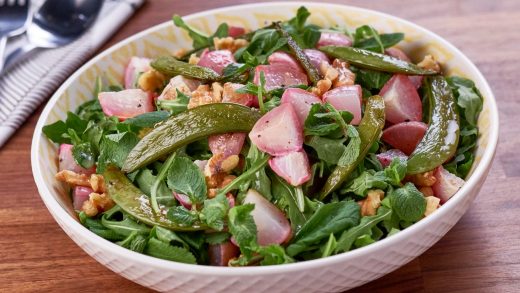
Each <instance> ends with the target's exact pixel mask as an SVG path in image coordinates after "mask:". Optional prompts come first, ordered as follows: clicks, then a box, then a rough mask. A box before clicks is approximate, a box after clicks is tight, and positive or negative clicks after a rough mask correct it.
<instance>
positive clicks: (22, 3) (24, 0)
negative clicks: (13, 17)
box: [18, 0, 29, 7]
mask: <svg viewBox="0 0 520 293" xmlns="http://www.w3.org/2000/svg"><path fill="white" fill-rule="evenodd" d="M28 4H29V0H18V6H22V7H23V6H28Z"/></svg>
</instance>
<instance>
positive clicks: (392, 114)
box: [379, 74, 422, 124]
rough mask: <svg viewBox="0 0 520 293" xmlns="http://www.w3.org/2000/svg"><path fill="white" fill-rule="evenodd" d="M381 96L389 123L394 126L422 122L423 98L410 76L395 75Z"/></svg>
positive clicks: (385, 86) (383, 89) (384, 87)
mask: <svg viewBox="0 0 520 293" xmlns="http://www.w3.org/2000/svg"><path fill="white" fill-rule="evenodd" d="M379 95H380V96H382V97H383V99H384V100H385V116H386V120H387V121H389V122H391V123H394V124H397V123H401V122H405V121H421V118H422V103H421V98H420V97H419V94H418V93H417V90H416V89H415V86H414V85H413V84H412V82H411V81H410V79H409V78H408V76H406V75H402V74H395V75H394V76H392V78H390V80H388V81H387V82H386V84H385V85H384V86H383V88H382V89H381V92H380V93H379Z"/></svg>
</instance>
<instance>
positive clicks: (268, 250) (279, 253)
mask: <svg viewBox="0 0 520 293" xmlns="http://www.w3.org/2000/svg"><path fill="white" fill-rule="evenodd" d="M258 254H260V255H261V256H263V257H264V259H263V260H262V261H261V262H260V264H261V265H263V266H268V265H280V264H286V263H293V262H294V259H293V258H292V257H290V256H289V255H287V253H286V252H285V249H284V248H283V247H282V246H280V245H276V244H273V245H269V246H263V247H260V248H259V249H258Z"/></svg>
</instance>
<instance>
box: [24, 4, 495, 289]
mask: <svg viewBox="0 0 520 293" xmlns="http://www.w3.org/2000/svg"><path fill="white" fill-rule="evenodd" d="M303 4H304V5H305V6H307V8H309V10H311V12H312V16H311V18H310V21H311V22H313V23H316V24H318V25H322V26H333V25H336V24H337V25H340V26H343V27H347V28H350V29H352V28H354V27H356V26H359V25H362V24H370V25H372V26H374V27H376V28H377V29H378V30H381V31H383V32H395V31H401V32H404V33H405V35H406V38H405V40H404V42H402V44H401V45H400V46H401V48H402V49H404V50H405V51H406V52H408V53H411V52H412V51H413V54H411V56H412V58H413V59H417V58H420V56H422V55H424V54H425V53H426V52H428V53H431V54H433V55H434V56H435V57H436V58H437V59H439V60H440V61H441V62H442V64H443V66H444V69H445V71H446V72H447V73H448V74H456V75H460V76H465V77H468V78H471V79H473V80H474V81H475V83H476V85H477V87H478V88H479V89H480V91H481V92H482V95H483V96H484V99H485V103H484V110H483V112H482V114H481V116H480V119H479V128H480V131H481V135H480V138H479V141H478V149H477V152H476V163H475V165H474V166H473V169H472V171H471V175H470V177H469V179H467V183H466V184H465V185H464V186H463V188H462V189H461V190H460V191H459V192H458V193H457V194H456V195H455V196H454V197H453V198H452V199H450V200H449V201H448V202H447V203H446V204H445V205H444V206H442V207H441V208H440V209H439V210H438V211H436V212H435V213H434V214H433V215H431V216H429V217H427V218H425V219H424V220H422V221H420V222H419V223H417V224H415V225H413V226H411V227H409V228H408V229H406V230H404V231H402V232H399V233H398V234H396V235H394V236H392V237H389V238H387V239H384V240H382V241H379V242H376V243H374V244H371V245H369V246H366V247H363V248H360V249H357V250H354V251H351V252H348V253H344V254H340V255H336V256H332V257H328V258H325V259H318V260H313V261H307V262H301V263H296V264H288V265H280V266H271V267H247V268H218V267H209V266H195V265H187V264H180V263H175V262H170V261H165V260H161V259H157V258H153V257H149V256H146V255H142V254H138V253H135V252H132V251H130V250H126V249H124V248H121V247H119V246H118V245H116V244H113V243H111V242H109V241H107V240H104V239H102V238H100V237H98V236H97V235H95V234H93V233H91V232H90V231H88V230H87V229H85V228H84V227H83V226H82V225H81V224H80V223H79V222H78V220H77V217H76V215H75V213H74V211H73V209H72V205H71V201H70V198H69V196H68V193H67V189H66V187H65V186H64V185H62V184H60V183H59V182H56V180H55V179H54V176H53V175H54V174H55V173H56V172H57V159H56V157H57V155H56V153H57V146H56V145H54V144H52V143H51V142H49V141H48V140H47V139H46V138H45V137H44V136H43V135H42V132H41V128H42V127H43V126H44V125H47V124H49V123H53V122H55V121H56V120H59V119H63V118H65V117H66V112H67V111H69V110H70V111H73V110H74V109H76V107H77V106H78V105H79V104H81V103H83V102H85V101H87V100H90V99H92V98H93V97H92V94H91V92H92V88H93V87H94V82H95V78H96V77H97V76H105V77H107V78H108V77H110V78H113V79H116V80H119V81H120V80H122V78H123V71H124V67H125V65H126V63H127V62H128V60H129V59H130V57H131V56H133V55H138V56H145V57H154V56H157V55H161V54H167V53H170V52H173V51H175V50H176V49H179V48H189V47H190V45H191V42H190V40H189V38H188V36H187V34H186V33H184V32H182V31H180V30H179V29H177V28H175V27H174V26H173V25H172V24H171V23H170V22H167V23H164V24H161V25H158V26H155V27H153V28H151V29H149V30H146V31H144V32H142V33H139V34H137V35H135V36H133V37H131V38H129V39H127V40H125V41H123V42H121V43H119V44H117V45H115V46H113V47H112V48H110V49H108V50H107V51H105V52H103V53H102V54H100V55H99V56H97V57H95V58H94V59H92V60H91V61H90V62H88V63H87V64H85V65H84V66H83V67H82V68H80V69H79V70H78V71H77V72H76V73H75V74H74V75H73V76H71V77H70V78H69V79H68V80H67V81H66V82H65V83H64V84H63V85H62V87H61V88H60V89H59V90H58V91H57V92H56V93H55V95H54V96H53V97H52V98H51V100H50V101H49V103H48V104H47V106H46V107H45V109H44V111H43V113H42V115H41V117H40V119H39V121H38V125H37V126H36V130H35V133H34V137H33V143H32V151H31V159H32V168H33V175H34V179H35V181H36V184H37V186H38V190H39V193H40V195H41V197H42V200H43V201H44V202H45V204H46V206H47V208H48V209H49V211H50V213H51V214H52V215H53V217H54V218H55V219H56V221H57V222H58V224H59V225H60V226H61V227H62V229H63V230H64V231H65V232H66V233H67V234H68V235H69V236H70V238H71V239H72V240H74V241H75V242H76V243H77V244H78V245H79V246H80V247H81V248H82V249H83V250H85V251H86V252H87V253H88V254H89V255H91V256H92V257H94V258H95V259H96V260H97V261H99V262H100V263H101V264H103V265H104V266H106V267H108V268H110V269H111V270H112V271H114V272H116V273H118V274H120V275H122V276H124V277H125V278H127V279H129V280H132V281H134V282H137V283H139V284H141V285H143V286H146V287H149V288H153V289H156V290H159V291H175V292H224V291H227V292H246V291H250V292H322V291H323V292H333V291H342V290H346V289H350V288H353V287H356V286H359V285H362V284H364V283H367V282H369V281H372V280H374V279H377V278H379V277H381V276H383V275H384V274H387V273H389V272H391V271H393V270H395V269H397V268H399V267H401V266H402V265H404V264H406V263H407V262H409V261H411V260H412V259H413V258H415V257H417V256H418V255H420V254H421V253H423V252H424V251H425V250H427V249H428V248H429V247H431V246H432V245H433V244H434V243H435V242H437V241H438V240H439V239H440V238H441V237H442V236H444V235H445V234H446V232H448V230H449V229H451V227H453V225H455V223H457V221H458V220H459V219H460V217H461V216H462V215H463V214H464V213H465V212H466V210H467V209H468V207H469V205H470V203H471V202H472V201H473V200H474V199H475V197H476V195H477V194H478V192H479V190H480V187H481V185H482V184H483V182H484V179H485V178H486V176H487V174H488V172H489V169H490V167H491V162H492V160H493V157H494V154H495V149H496V144H497V141H498V111H497V107H496V103H495V99H494V97H493V93H492V92H491V90H490V88H489V85H488V84H487V82H486V81H485V79H484V78H483V76H482V75H481V73H480V72H479V71H478V69H477V68H476V67H475V66H474V65H473V64H472V63H471V62H470V61H469V60H468V59H467V58H466V57H465V56H464V55H463V54H462V53H461V52H460V51H459V50H457V49H456V48H455V47H454V46H453V45H451V44H449V43H448V42H447V41H445V40H443V39H442V38H440V37H439V36H437V35H435V34H433V33H432V32H429V31H427V30H425V29H423V28H421V27H418V26H417V25H414V24H412V23H410V22H407V21H404V20H402V19H399V18H396V17H393V16H389V15H386V14H382V13H379V12H374V11H370V10H365V9H360V8H355V7H349V6H341V5H333V4H324V3H303ZM300 5H302V4H300V3H265V4H253V5H242V6H234V7H226V8H221V9H216V10H211V11H207V12H202V13H197V14H193V15H190V16H187V17H185V19H186V20H187V21H188V23H189V24H191V25H193V26H195V27H197V28H199V29H200V30H202V31H205V32H211V31H213V30H214V28H215V27H216V26H217V25H218V24H219V23H221V22H223V21H225V22H228V23H229V24H233V25H240V26H244V27H247V28H251V29H254V28H258V27H261V26H263V25H264V24H265V23H266V22H270V21H273V20H279V19H287V18H289V17H291V16H293V15H294V13H295V12H296V9H297V8H298V7H299V6H300Z"/></svg>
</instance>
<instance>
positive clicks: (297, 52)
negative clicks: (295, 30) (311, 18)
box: [275, 23, 321, 85]
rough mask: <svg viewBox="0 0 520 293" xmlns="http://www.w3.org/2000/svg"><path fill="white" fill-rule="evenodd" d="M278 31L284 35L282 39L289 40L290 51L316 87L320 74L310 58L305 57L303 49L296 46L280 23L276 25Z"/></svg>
mask: <svg viewBox="0 0 520 293" xmlns="http://www.w3.org/2000/svg"><path fill="white" fill-rule="evenodd" d="M275 27H276V30H277V31H278V32H279V33H280V34H281V35H282V37H284V38H287V45H288V46H289V49H291V52H292V53H293V54H294V56H295V57H296V60H298V62H300V64H301V66H302V67H303V69H305V71H306V72H307V76H308V77H309V79H310V81H311V82H312V84H314V85H316V83H318V81H319V80H320V79H321V77H320V74H319V72H318V70H317V69H316V67H314V66H313V65H312V63H311V60H309V57H307V55H305V52H303V49H302V48H300V46H298V44H296V42H295V41H294V39H293V38H292V37H291V36H290V35H289V33H288V32H287V31H286V30H284V29H283V28H282V26H281V25H280V23H275Z"/></svg>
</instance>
